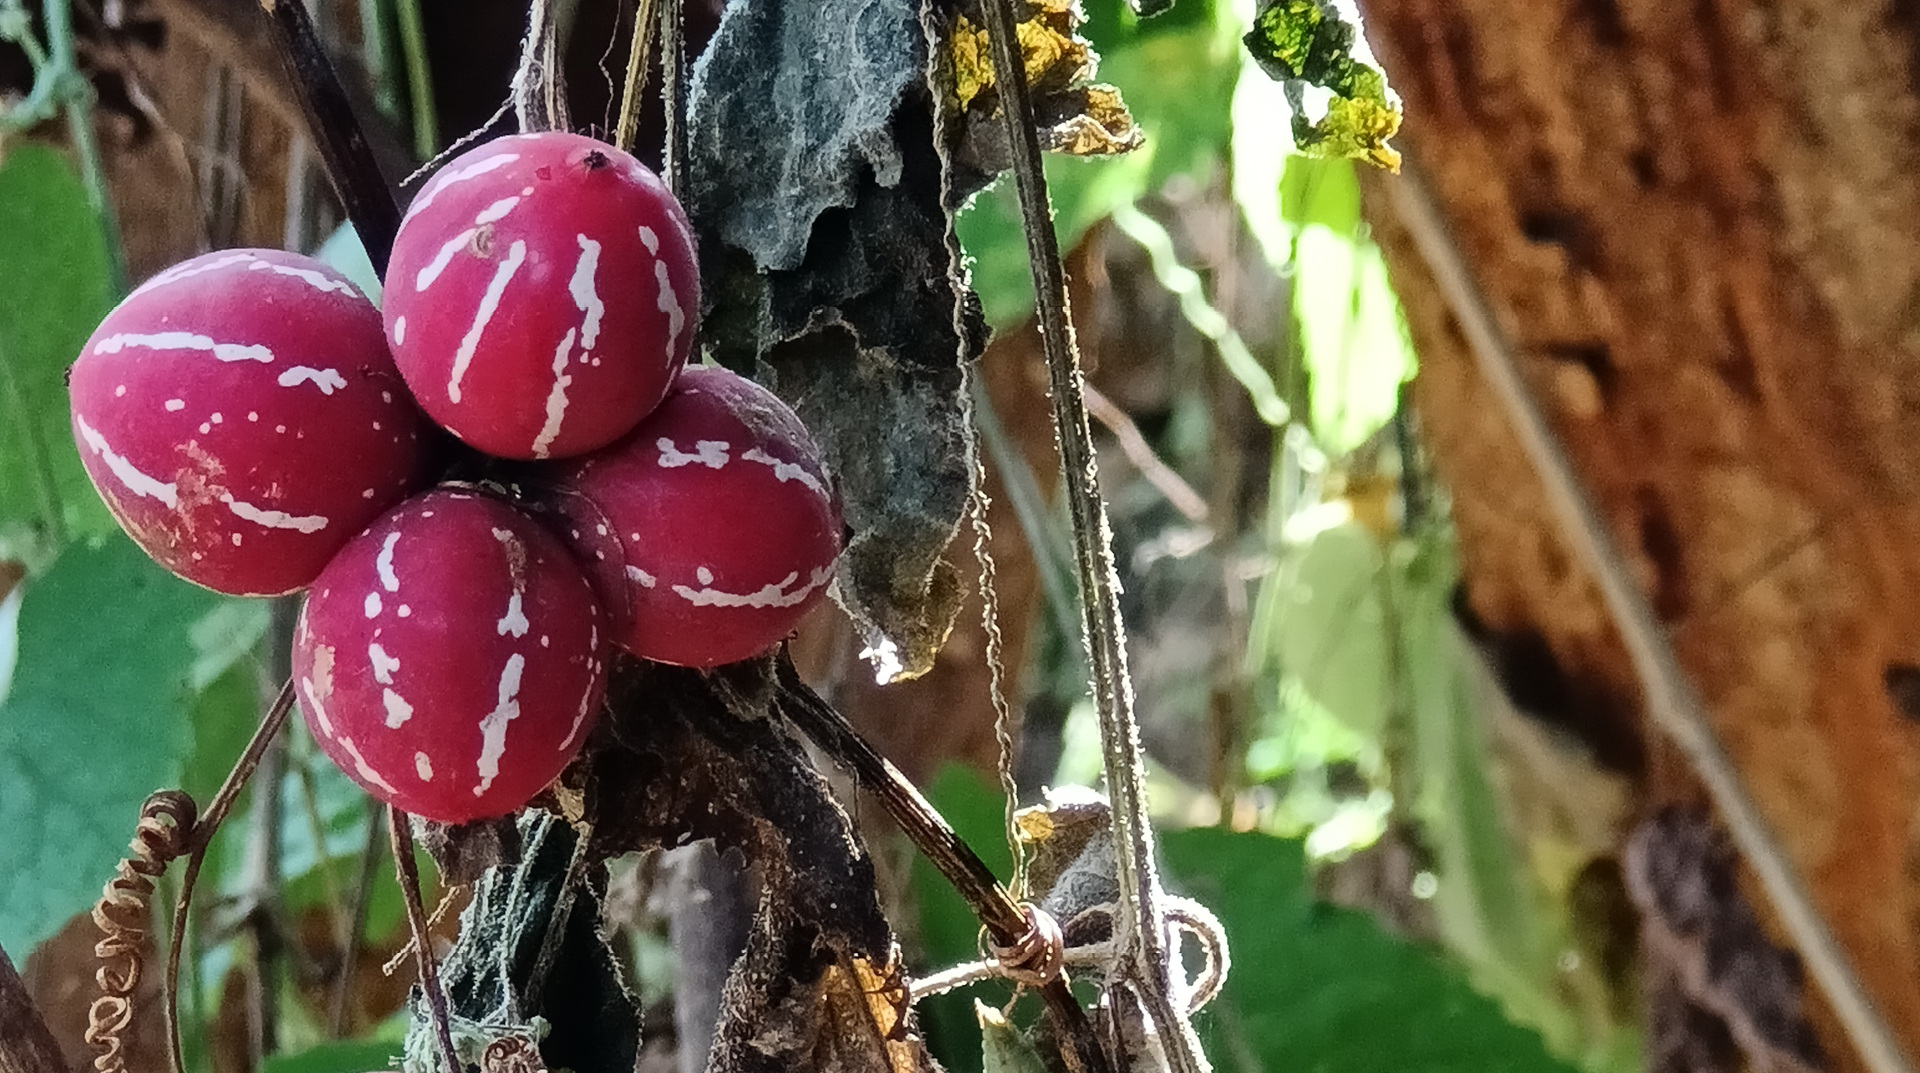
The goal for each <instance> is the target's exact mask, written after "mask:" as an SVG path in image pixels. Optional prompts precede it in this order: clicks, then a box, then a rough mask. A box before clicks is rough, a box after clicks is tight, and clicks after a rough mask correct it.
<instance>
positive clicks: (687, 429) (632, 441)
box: [555, 367, 841, 667]
mask: <svg viewBox="0 0 1920 1073" xmlns="http://www.w3.org/2000/svg"><path fill="white" fill-rule="evenodd" d="M556 483H557V484H558V492H557V495H556V496H555V503H556V505H557V506H558V507H559V508H560V510H561V511H562V512H564V513H565V514H566V516H567V518H568V522H569V535H570V536H571V537H572V538H573V544H574V548H575V551H576V553H577V554H578V555H579V556H580V557H581V559H582V561H584V562H586V564H587V566H588V569H589V571H590V572H591V574H592V576H593V578H594V581H595V583H596V584H597V586H598V588H599V591H600V593H601V597H602V600H603V601H604V602H605V604H606V605H607V607H608V610H609V612H610V614H611V615H612V616H613V618H614V619H615V622H616V627H615V633H614V641H615V643H617V644H619V645H620V646H621V647H623V648H626V649H627V650H628V651H630V652H632V653H634V654H635V655H638V656H644V657H646V658H647V659H653V660H659V661H660V662H662V663H677V664H682V665H685V666H689V667H710V666H713V665H715V664H720V663H731V662H733V661H735V660H741V659H745V658H747V657H749V656H752V655H754V654H756V653H758V652H762V651H764V650H766V649H767V648H768V647H770V646H772V645H773V644H775V643H776V642H778V641H779V640H780V639H781V638H782V637H785V636H786V635H787V634H788V633H789V632H791V631H792V630H793V628H794V626H796V625H797V624H798V623H799V621H800V619H801V618H802V617H804V616H805V615H806V613H807V611H808V610H809V609H810V608H812V607H813V605H814V604H815V603H817V602H819V599H820V597H821V595H822V594H823V593H825V591H826V587H827V583H828V582H829V581H831V580H832V578H833V566H834V562H835V560H836V559H838V558H839V555H840V530H841V522H840V509H839V503H838V501H837V500H836V498H835V497H834V495H833V493H832V490H831V488H830V487H829V482H828V478H827V471H826V467H825V466H824V465H822V464H821V461H820V449H819V448H818V447H816V446H815V445H814V442H813V439H812V438H811V437H810V436H808V435H807V430H806V428H805V427H803V426H802V425H801V424H800V419H799V418H798V417H796V416H795V415H794V413H793V411H792V410H790V409H788V408H787V406H786V404H785V403H783V402H781V401H780V400H779V399H778V398H776V397H775V396H774V395H773V393H772V392H770V391H768V390H767V389H765V388H763V387H761V386H760V385H758V384H756V383H754V382H753V381H751V380H747V379H745V378H743V377H740V376H736V375H734V374H733V373H730V372H728V371H726V370H725V369H720V368H700V367H695V368H690V369H688V370H687V371H686V372H685V373H684V374H683V375H682V376H681V377H680V382H679V385H678V386H677V387H676V388H675V389H674V392H673V394H671V395H669V396H668V397H667V400H666V401H665V402H664V403H662V404H661V405H660V408H659V409H658V410H655V411H654V412H653V415H652V416H651V417H648V418H647V420H645V421H644V422H642V423H641V425H640V427H639V428H638V429H635V430H634V432H633V435H631V436H629V437H627V438H626V439H625V440H622V441H620V442H619V443H617V444H615V445H613V446H612V447H609V448H607V449H605V450H603V451H600V452H598V453H595V454H593V455H590V456H588V457H586V458H583V459H580V460H579V461H578V462H575V463H573V464H571V465H570V466H568V467H567V468H566V469H565V470H563V471H562V472H561V474H560V476H559V478H558V481H557V482H556Z"/></svg>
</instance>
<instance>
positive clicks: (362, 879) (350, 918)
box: [327, 800, 387, 1039]
mask: <svg viewBox="0 0 1920 1073" xmlns="http://www.w3.org/2000/svg"><path fill="white" fill-rule="evenodd" d="M386 814H387V813H386V810H385V809H383V808H381V807H380V806H379V805H378V804H377V803H375V802H374V801H372V800H369V801H368V802H367V841H366V845H365V846H364V847H363V848H362V849H361V850H360V875H359V877H358V878H357V879H355V880H354V884H353V901H352V902H351V903H350V905H349V906H348V908H347V919H346V920H345V921H344V922H343V924H342V926H341V929H340V978H339V979H338V980H336V981H335V982H334V986H333V1006H332V1009H331V1010H329V1012H328V1019H327V1023H328V1027H329V1028H330V1029H331V1030H332V1035H333V1038H335V1039H339V1038H341V1037H343V1036H345V1035H346V1034H347V1029H348V1027H349V1025H348V1014H349V1012H350V1006H349V1003H348V1000H349V999H350V998H351V997H352V995H353V983H354V977H355V975H356V972H355V970H356V969H357V967H358V966H359V964H360V932H361V931H362V930H363V929H364V928H365V927H366V926H367V905H368V904H369V903H370V902H371V901H372V900H373V877H374V875H375V874H376V873H377V872H378V871H379V868H380V843H381V841H382V840H381V838H380V821H381V819H382V818H384V817H385V816H386Z"/></svg>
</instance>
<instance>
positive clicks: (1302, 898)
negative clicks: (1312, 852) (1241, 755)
mask: <svg viewBox="0 0 1920 1073" xmlns="http://www.w3.org/2000/svg"><path fill="white" fill-rule="evenodd" d="M1161 850H1162V853H1163V855H1164V856H1165V858H1166V864H1167V872H1168V874H1169V877H1170V878H1169V879H1168V883H1169V885H1171V886H1174V887H1176V888H1178V889H1180V890H1181V891H1182V892H1183V893H1186V894H1188V895H1191V896H1192V897H1194V898H1196V899H1198V900H1199V901H1200V902H1202V903H1203V904H1205V905H1206V906H1208V907H1209V908H1210V909H1212V910H1213V911H1214V913H1215V914H1216V915H1218V916H1219V918H1220V921H1221V923H1222V924H1223V925H1225V927H1226V932H1227V937H1228V939H1229V940H1230V941H1231V943H1232V948H1233V960H1234V971H1233V972H1232V973H1231V974H1230V975H1229V976H1228V978H1227V983H1226V990H1225V993H1224V994H1223V995H1222V996H1221V997H1220V998H1218V999H1216V1000H1215V1002H1214V1005H1213V1006H1211V1007H1209V1008H1208V1010H1207V1011H1205V1012H1203V1013H1202V1014H1201V1016H1200V1018H1199V1020H1200V1021H1201V1022H1202V1024H1203V1025H1205V1026H1207V1027H1205V1028H1203V1030H1202V1031H1203V1034H1206V1035H1210V1036H1212V1037H1213V1038H1212V1040H1211V1042H1210V1045H1209V1046H1208V1048H1207V1053H1209V1054H1211V1055H1213V1056H1215V1058H1216V1060H1217V1061H1219V1062H1221V1065H1222V1068H1223V1070H1234V1071H1236V1073H1258V1071H1259V1070H1262V1069H1329V1070H1340V1071H1342V1073H1375V1071H1378V1073H1402V1071H1404V1070H1409V1069H1419V1070H1427V1071H1433V1073H1449V1071H1459V1073H1571V1069H1572V1067H1570V1066H1567V1065H1565V1064H1564V1063H1562V1062H1560V1061H1559V1060H1557V1059H1555V1058H1553V1057H1552V1056H1550V1055H1549V1054H1548V1053H1547V1051H1546V1048H1545V1046H1544V1045H1543V1044H1542V1043H1541V1040H1540V1037H1539V1035H1538V1034H1536V1033H1535V1032H1533V1031H1531V1030H1530V1029H1525V1028H1521V1027H1519V1026H1517V1025H1515V1024H1513V1023H1512V1022H1510V1021H1508V1020H1507V1019H1506V1017H1505V1016H1504V1015H1503V1014H1502V1013H1501V1012H1500V1008H1499V1006H1498V1005H1496V1004H1495V1003H1494V1002H1493V1001H1492V1000H1491V999H1488V998H1486V997H1485V996H1482V995H1480V994H1477V993H1476V992H1474V991H1473V989H1472V988H1470V987H1469V986H1468V985H1467V983H1466V980H1465V979H1464V978H1463V977H1462V975H1461V974H1460V973H1459V972H1458V970H1456V969H1455V968H1454V967H1453V966H1452V965H1450V964H1448V963H1446V962H1445V961H1443V960H1441V959H1440V958H1439V957H1437V956H1436V955H1434V954H1432V953H1430V952H1428V951H1427V950H1425V949H1422V948H1420V947H1418V946H1415V945H1413V944H1411V943H1407V942H1404V941H1402V940H1400V939H1396V938H1394V937H1392V936H1390V935H1388V934H1387V933H1385V932H1384V931H1382V930H1381V929H1380V926H1379V925H1378V924H1377V923H1375V922H1374V920H1373V919H1372V918H1371V917H1368V916H1366V915H1365V914H1363V913H1358V912H1354V911H1351V910H1347V909H1338V908H1334V907H1331V906H1327V905H1321V904H1317V903H1316V902H1315V901H1314V900H1313V897H1312V893H1311V889H1310V887H1309V884H1308V879H1307V872H1306V858H1305V853H1304V852H1303V850H1302V848H1301V844H1300V843H1299V842H1296V841H1291V840H1286V839H1278V838H1272V837H1270V836H1267V835H1259V834H1235V833H1230V832H1225V831H1219V830H1211V829H1195V830H1188V831H1172V832H1168V833H1167V834H1165V835H1164V836H1163V838H1162V839H1161Z"/></svg>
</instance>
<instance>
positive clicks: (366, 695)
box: [293, 488, 606, 823]
mask: <svg viewBox="0 0 1920 1073" xmlns="http://www.w3.org/2000/svg"><path fill="white" fill-rule="evenodd" d="M605 637H606V631H605V630H604V629H603V628H602V624H601V614H600V609H599V605H598V603H597V602H596V601H595V599H594V596H593V591H592V587H591V586H590V585H589V584H588V582H587V579H586V576H585V575H584V574H583V573H582V572H581V570H580V567H579V566H578V565H577V564H576V563H575V562H574V560H573V559H572V557H571V556H570V554H569V553H568V551H567V548H566V546H565V545H564V544H563V543H562V542H561V541H560V540H559V538H558V537H556V536H555V535H554V534H553V533H552V532H550V531H549V530H547V529H546V528H545V527H544V526H543V525H541V524H540V523H539V522H537V521H535V520H534V519H533V518H531V517H530V516H528V515H527V514H526V513H525V512H523V511H521V510H519V509H518V508H516V507H514V506H512V505H511V504H509V503H507V502H505V501H504V500H501V499H498V498H495V497H494V496H492V495H489V494H485V493H482V492H478V491H473V490H458V489H449V488H441V489H435V490H434V491H431V492H427V493H424V494H422V495H419V496H415V497H414V498H412V499H409V500H407V501H406V502H405V503H402V504H401V505H400V506H399V507H398V508H396V509H395V510H394V511H393V512H391V513H389V514H387V515H386V516H385V517H383V518H381V519H380V520H379V521H378V522H376V523H374V525H373V526H372V527H371V528H369V529H368V530H367V531H366V532H365V533H362V534H361V535H360V536H358V537H356V538H355V539H354V540H353V542H352V543H350V544H348V545H347V546H346V547H345V548H344V549H342V550H341V552H340V554H339V556H338V557H336V558H335V559H334V561H333V562H332V563H331V564H329V565H328V567H327V569H326V571H325V572H323V573H322V574H321V576H320V579H319V580H318V581H317V582H315V584H314V588H313V592H312V593H311V594H310V595H309V596H308V598H307V603H306V607H305V608H304V609H303V610H302V611H301V614H300V620H299V623H298V625H297V627H296V628H295V632H294V645H293V679H294V689H295V695H296V696H297V697H298V699H299V701H300V706H301V708H302V710H303V711H304V712H305V714H306V718H307V725H308V727H309V728H310V729H311V730H312V731H313V737H314V740H315V741H317V742H318V743H319V744H320V747H321V749H322V750H324V751H325V752H326V754H327V755H328V756H329V757H331V758H332V759H333V761H334V763H336V764H338V765H339V766H340V770H342V771H344V772H346V774H347V775H348V776H349V777H350V778H352V779H353V780H354V781H355V782H357V783H359V784H360V785H361V786H362V787H364V788H366V790H367V792H368V793H370V794H372V795H373V796H374V797H375V798H377V799H379V800H381V801H384V802H386V803H388V804H391V805H395V806H398V807H399V808H400V809H401V810H403V811H405V812H409V813H412V814H414V815H417V816H425V817H427V818H429V819H434V820H439V821H441V822H443V823H466V822H470V821H473V820H478V819H486V818H489V817H493V816H503V815H506V814H507V813H510V812H513V811H515V810H516V809H518V808H520V807H521V806H522V805H524V804H526V803H527V802H528V801H529V800H530V799H532V798H533V796H534V795H535V794H538V793H539V792H540V791H541V789H543V788H544V787H546V786H547V784H549V783H551V782H552V781H553V780H554V778H555V777H557V776H558V775H559V774H560V772H561V770H562V769H564V768H565V767H566V765H567V764H568V762H570V761H571V760H572V759H573V757H574V755H575V754H576V753H577V752H578V751H579V749H580V746H581V744H582V743H583V742H584V741H585V740H586V737H587V735H588V733H589V732H590V731H591V730H592V729H593V724H594V721H595V719H596V718H597V716H598V715H599V711H600V705H601V699H602V696H603V695H604V691H605V687H606V659H605V655H606V653H605V648H604V642H605Z"/></svg>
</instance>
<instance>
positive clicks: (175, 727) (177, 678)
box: [0, 536, 226, 952]
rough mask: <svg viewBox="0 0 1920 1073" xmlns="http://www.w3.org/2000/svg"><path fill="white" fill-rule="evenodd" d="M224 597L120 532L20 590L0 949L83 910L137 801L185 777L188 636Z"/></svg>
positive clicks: (1, 848) (23, 945) (0, 728)
mask: <svg viewBox="0 0 1920 1073" xmlns="http://www.w3.org/2000/svg"><path fill="white" fill-rule="evenodd" d="M225 603H226V598H224V597H221V596H217V595H215V594H213V593H211V592H207V591H206V590H204V589H199V588H195V587H193V586H192V585H189V584H187V583H186V582H184V581H180V580H178V579H176V578H173V577H171V576H169V575H168V574H167V573H165V572H164V571H162V570H161V569H160V568H159V567H157V566H155V565H153V563H152V562H150V561H149V560H148V559H147V557H146V556H144V555H142V554H141V553H140V551H139V550H138V549H136V548H135V547H134V546H133V545H132V544H131V543H129V542H128V541H127V540H125V539H124V538H121V537H117V536H116V537H112V538H109V539H107V540H106V541H104V542H102V543H101V544H99V545H98V546H90V545H74V546H72V547H69V548H68V549H67V550H66V551H65V552H64V553H62V554H61V556H60V558H59V559H58V560H56V561H55V562H54V564H53V566H52V568H51V569H49V570H48V571H47V572H46V573H45V574H43V575H41V576H40V577H37V578H34V579H32V580H31V581H29V582H27V587H26V591H25V593H24V594H23V596H22V599H21V603H20V608H19V615H20V618H19V641H18V646H19V647H18V656H19V658H18V662H17V663H16V665H15V667H14V674H13V681H12V684H11V688H10V689H8V690H7V691H6V699H5V701H4V702H0V876H5V877H6V881H5V882H0V946H5V947H6V948H7V949H10V950H14V951H20V952H24V951H26V950H29V949H31V948H32V947H33V945H34V944H35V943H37V942H38V941H40V940H41V939H43V938H45V937H47V936H48V935H50V934H52V933H53V932H54V930H56V929H57V928H58V927H59V926H60V924H61V923H62V922H63V921H65V920H66V919H67V918H68V917H70V916H72V915H73V914H75V913H77V912H80V911H82V910H84V909H85V908H86V907H87V906H88V905H89V904H90V903H91V902H92V901H93V900H94V898H95V897H97V896H98V894H99V892H100V886H101V884H102V883H104V882H106V880H107V878H108V876H109V875H110V874H111V873H112V871H113V866H114V862H115V861H116V860H118V859H119V858H120V856H121V855H122V854H123V853H124V852H125V851H126V848H127V842H128V840H129V839H130V838H131V837H132V836H133V828H134V821H135V819H136V817H137V816H138V814H139V810H140V803H141V801H143V800H144V799H145V798H146V796H147V795H148V794H149V793H151V792H152V791H154V790H157V789H160V788H162V787H166V786H172V785H176V784H177V783H178V782H179V781H180V778H181V774H182V771H183V769H184V767H185V764H186V760H187V757H188V755H189V753H190V752H191V750H192V746H193V732H192V726H191V723H190V722H189V720H188V712H189V709H190V707H191V705H192V702H193V693H192V688H191V681H192V677H193V669H194V666H195V664H196V662H197V661H198V659H199V657H200V655H201V652H200V651H199V650H198V649H196V648H195V646H194V643H193V638H192V636H191V632H192V630H193V628H194V626H195V624H196V623H197V622H199V621H201V620H203V619H204V618H205V617H206V616H207V615H208V614H210V613H212V612H214V611H216V610H217V609H218V608H220V607H221V606H223V605H224V604H225ZM216 677H217V676H216Z"/></svg>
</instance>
